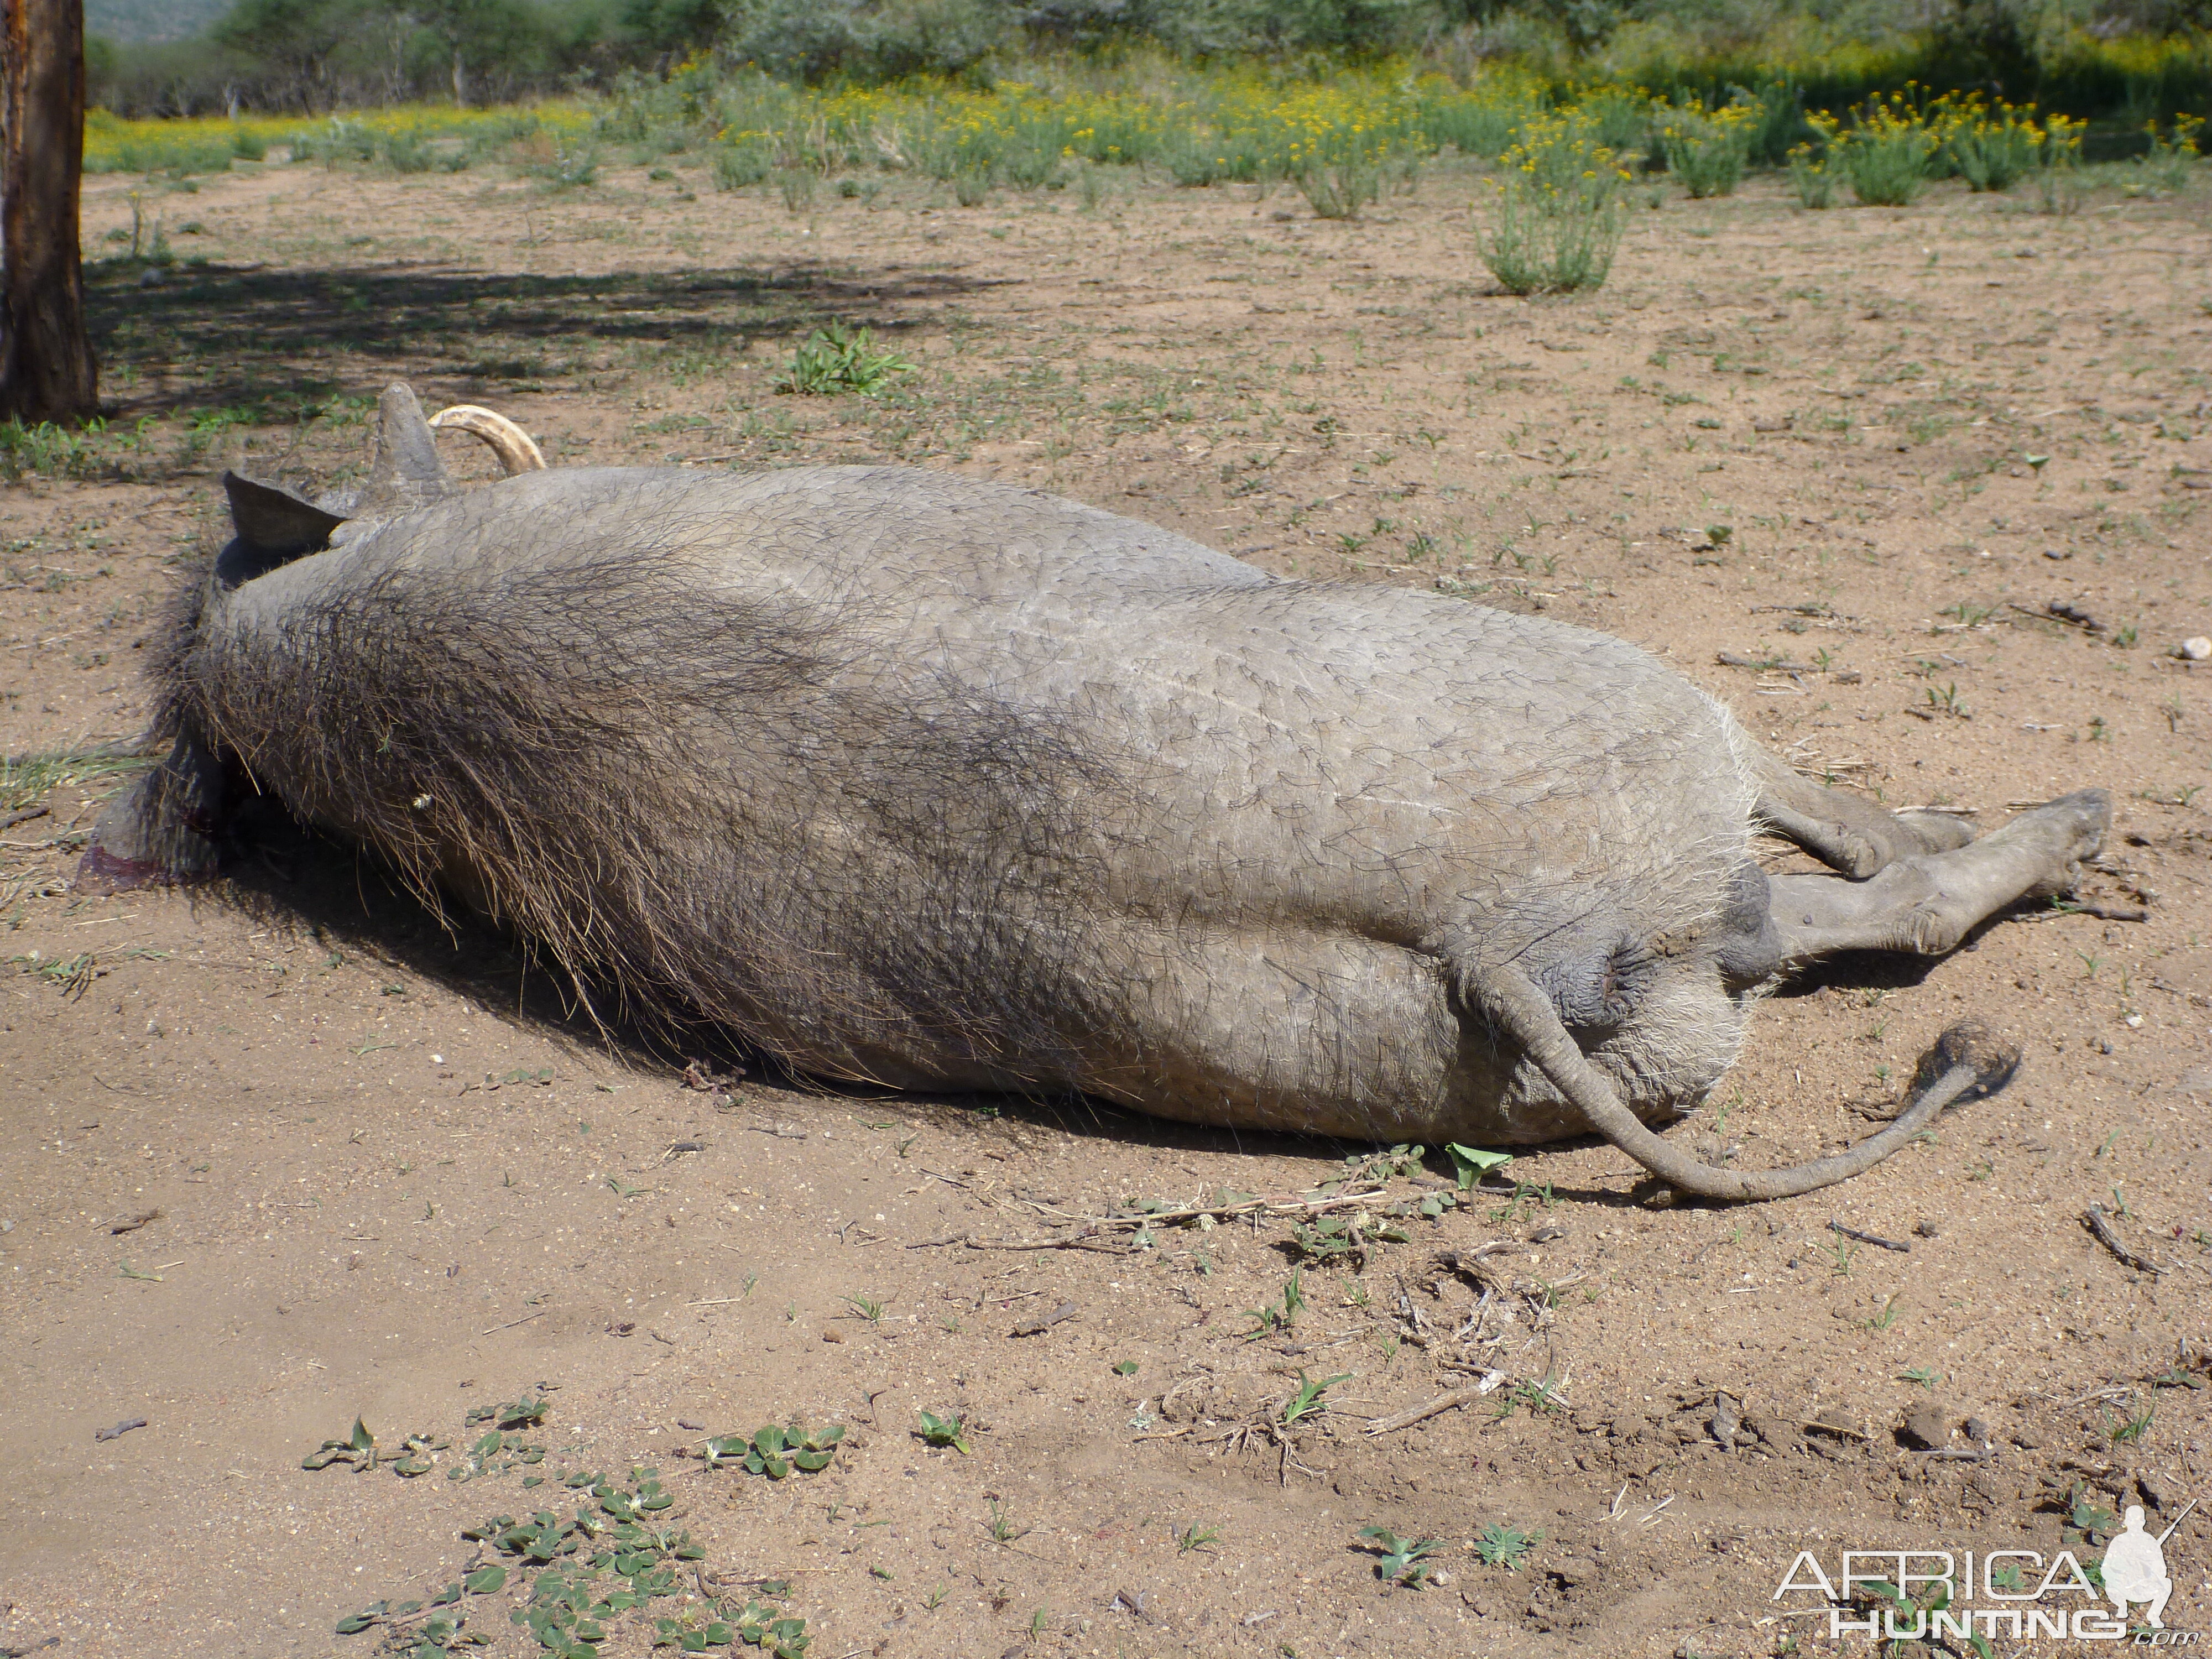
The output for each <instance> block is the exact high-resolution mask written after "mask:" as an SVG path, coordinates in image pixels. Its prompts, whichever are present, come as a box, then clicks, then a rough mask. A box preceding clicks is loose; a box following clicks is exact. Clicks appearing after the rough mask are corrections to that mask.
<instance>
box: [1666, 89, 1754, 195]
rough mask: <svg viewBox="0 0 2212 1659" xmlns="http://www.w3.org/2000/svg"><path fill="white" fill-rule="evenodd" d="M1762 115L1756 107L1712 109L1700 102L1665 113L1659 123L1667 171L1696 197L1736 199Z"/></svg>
mask: <svg viewBox="0 0 2212 1659" xmlns="http://www.w3.org/2000/svg"><path fill="white" fill-rule="evenodd" d="M1761 114H1762V110H1761V107H1760V106H1759V105H1758V104H1755V103H1737V104H1730V105H1728V106H1724V107H1723V108H1720V109H1714V110H1709V109H1707V108H1706V107H1705V103H1704V102H1703V100H1699V99H1692V100H1690V101H1689V102H1688V103H1686V104H1684V105H1681V106H1677V107H1675V108H1673V109H1670V110H1668V111H1667V112H1665V113H1664V114H1663V115H1662V116H1661V118H1660V120H1659V147H1660V149H1661V150H1662V152H1663V153H1664V155H1666V157H1667V170H1668V172H1669V173H1673V174H1674V177H1675V178H1676V179H1680V181H1681V185H1682V188H1683V189H1685V190H1686V191H1689V193H1690V194H1691V196H1692V197H1698V198H1703V197H1708V196H1732V195H1734V194H1735V187H1736V185H1739V184H1741V182H1742V180H1743V170H1744V167H1745V165H1746V164H1747V162H1748V161H1750V160H1751V147H1752V142H1753V139H1754V138H1756V137H1758V132H1759V118H1760V116H1761Z"/></svg>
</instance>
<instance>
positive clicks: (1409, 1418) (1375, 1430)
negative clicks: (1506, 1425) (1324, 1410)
mask: <svg viewBox="0 0 2212 1659" xmlns="http://www.w3.org/2000/svg"><path fill="white" fill-rule="evenodd" d="M1492 1375H1495V1373H1492ZM1498 1380H1499V1381H1500V1382H1503V1381H1504V1378H1503V1377H1500V1378H1499V1379H1498ZM1497 1386H1498V1384H1497V1383H1491V1382H1489V1381H1488V1380H1487V1379H1486V1380H1485V1381H1483V1382H1481V1383H1476V1384H1475V1385H1474V1387H1472V1388H1467V1389H1447V1390H1446V1391H1445V1392H1443V1394H1440V1395H1437V1397H1436V1398H1435V1399H1434V1400H1431V1401H1427V1402H1426V1403H1425V1404H1424V1405H1419V1406H1409V1407H1407V1408H1406V1409H1405V1410H1404V1411H1401V1412H1399V1413H1396V1414H1395V1415H1394V1416H1390V1417H1378V1418H1376V1419H1375V1420H1374V1421H1373V1422H1372V1423H1370V1424H1369V1425H1367V1432H1368V1433H1370V1434H1395V1433H1396V1432H1397V1431H1399V1430H1400V1429H1409V1428H1411V1427H1413V1425H1414V1424H1416V1423H1419V1422H1422V1421H1424V1420H1425V1419H1429V1418H1431V1417H1440V1416H1442V1415H1443V1413H1446V1412H1449V1411H1456V1410H1457V1409H1458V1408H1459V1407H1462V1406H1471V1405H1473V1404H1474V1402H1475V1401H1478V1400H1480V1399H1481V1398H1482V1397H1483V1395H1486V1394H1488V1393H1489V1392H1490V1391H1491V1390H1492V1389H1494V1388H1496V1387H1497Z"/></svg>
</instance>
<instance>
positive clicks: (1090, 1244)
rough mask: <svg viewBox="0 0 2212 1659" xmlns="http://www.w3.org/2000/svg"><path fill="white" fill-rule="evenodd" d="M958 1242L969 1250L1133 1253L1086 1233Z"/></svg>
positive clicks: (974, 1239)
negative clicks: (1067, 1235)
mask: <svg viewBox="0 0 2212 1659" xmlns="http://www.w3.org/2000/svg"><path fill="white" fill-rule="evenodd" d="M960 1242H961V1243H963V1244H965V1245H966V1246H967V1247H968V1248H969V1249H971V1250H1103V1251H1104V1252H1105V1253H1106V1254H1107V1255H1133V1254H1134V1252H1133V1250H1132V1249H1130V1248H1129V1247H1128V1246H1127V1245H1123V1244H1117V1243H1115V1242H1114V1241H1113V1240H1112V1239H1110V1238H1096V1237H1091V1235H1090V1234H1088V1233H1074V1234H1071V1235H1070V1236H1069V1237H1066V1238H963V1239H962V1240H961V1241H960Z"/></svg>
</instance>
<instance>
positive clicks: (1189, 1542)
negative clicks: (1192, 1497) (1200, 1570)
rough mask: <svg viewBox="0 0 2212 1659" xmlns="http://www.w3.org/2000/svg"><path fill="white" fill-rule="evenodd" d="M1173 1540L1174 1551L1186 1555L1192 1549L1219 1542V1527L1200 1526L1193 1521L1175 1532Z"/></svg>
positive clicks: (1206, 1546)
mask: <svg viewBox="0 0 2212 1659" xmlns="http://www.w3.org/2000/svg"><path fill="white" fill-rule="evenodd" d="M1175 1541H1176V1553H1177V1554H1179V1555H1188V1554H1189V1553H1191V1552H1192V1551H1194V1550H1202V1549H1206V1548H1208V1547H1211V1546H1212V1545H1215V1544H1218V1543H1219V1542H1220V1541H1221V1529H1220V1528H1218V1527H1200V1525H1199V1524H1198V1522H1195V1521H1194V1522H1191V1523H1190V1524H1189V1525H1188V1526H1187V1527H1185V1528H1183V1529H1182V1531H1181V1532H1178V1533H1176V1534H1175Z"/></svg>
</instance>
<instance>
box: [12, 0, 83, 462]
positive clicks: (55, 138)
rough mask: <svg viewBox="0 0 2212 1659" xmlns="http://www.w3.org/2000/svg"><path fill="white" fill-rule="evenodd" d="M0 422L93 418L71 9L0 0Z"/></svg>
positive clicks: (78, 19) (77, 23)
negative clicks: (81, 243) (79, 241)
mask: <svg viewBox="0 0 2212 1659" xmlns="http://www.w3.org/2000/svg"><path fill="white" fill-rule="evenodd" d="M0 43H4V45H5V48H6V50H5V51H4V52H0V416H14V417H15V418H16V419H17V420H20V421H77V420H82V419H84V418H85V417H86V416H90V415H94V414H97V413H98V412H99V410H100V381H99V368H98V365H96V364H95V363H94V361H93V356H92V340H91V337H89V336H88V335H87V333H86V332H85V326H84V265H83V260H82V256H81V255H80V254H79V252H78V249H77V185H78V182H79V179H80V178H81V176H82V173H83V171H84V3H83V0H0Z"/></svg>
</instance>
